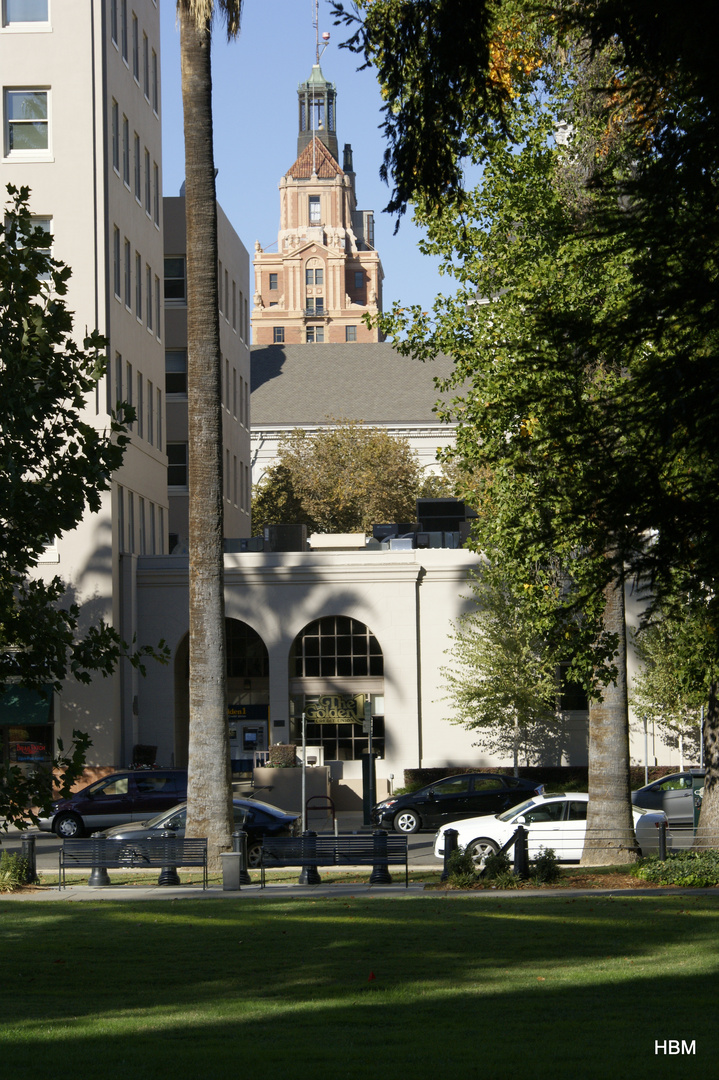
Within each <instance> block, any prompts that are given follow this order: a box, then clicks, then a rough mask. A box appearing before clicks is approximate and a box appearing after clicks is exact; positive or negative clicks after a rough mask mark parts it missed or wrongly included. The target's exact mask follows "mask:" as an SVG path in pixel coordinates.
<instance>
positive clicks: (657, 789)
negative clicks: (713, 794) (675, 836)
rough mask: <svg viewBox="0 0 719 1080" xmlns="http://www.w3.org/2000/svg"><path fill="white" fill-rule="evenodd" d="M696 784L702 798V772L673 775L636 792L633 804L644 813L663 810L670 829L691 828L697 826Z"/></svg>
mask: <svg viewBox="0 0 719 1080" xmlns="http://www.w3.org/2000/svg"><path fill="white" fill-rule="evenodd" d="M695 784H696V788H698V789H699V792H700V798H701V795H702V794H703V791H704V787H703V784H704V770H703V769H692V770H691V771H686V772H678V773H671V774H670V775H669V776H663V777H662V778H661V779H660V780H655V781H654V782H653V783H652V784H646V785H645V787H641V788H639V790H638V791H633V792H632V802H633V803H634V805H635V806H643V807H644V809H645V810H663V811H664V813H665V814H666V815H667V820H668V822H669V828H670V829H672V828H673V829H691V828H693V827H694V791H695Z"/></svg>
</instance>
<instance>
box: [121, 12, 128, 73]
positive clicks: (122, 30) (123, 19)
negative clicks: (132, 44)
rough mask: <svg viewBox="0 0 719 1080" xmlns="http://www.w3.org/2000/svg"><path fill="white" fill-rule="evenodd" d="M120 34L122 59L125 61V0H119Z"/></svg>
mask: <svg viewBox="0 0 719 1080" xmlns="http://www.w3.org/2000/svg"><path fill="white" fill-rule="evenodd" d="M120 34H121V37H122V59H123V60H124V61H125V63H127V0H120Z"/></svg>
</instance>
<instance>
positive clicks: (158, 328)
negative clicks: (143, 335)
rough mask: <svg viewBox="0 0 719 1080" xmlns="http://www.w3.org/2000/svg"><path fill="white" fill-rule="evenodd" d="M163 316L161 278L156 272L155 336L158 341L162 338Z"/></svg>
mask: <svg viewBox="0 0 719 1080" xmlns="http://www.w3.org/2000/svg"><path fill="white" fill-rule="evenodd" d="M161 317H162V304H161V301H160V279H159V277H158V276H157V274H155V337H156V338H157V340H158V341H160V339H161V337H162V334H161V323H160V319H161Z"/></svg>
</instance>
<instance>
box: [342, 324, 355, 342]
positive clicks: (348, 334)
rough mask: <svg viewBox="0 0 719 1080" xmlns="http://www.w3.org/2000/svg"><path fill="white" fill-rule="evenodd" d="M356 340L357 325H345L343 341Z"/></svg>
mask: <svg viewBox="0 0 719 1080" xmlns="http://www.w3.org/2000/svg"><path fill="white" fill-rule="evenodd" d="M356 340H357V327H356V326H345V341H356Z"/></svg>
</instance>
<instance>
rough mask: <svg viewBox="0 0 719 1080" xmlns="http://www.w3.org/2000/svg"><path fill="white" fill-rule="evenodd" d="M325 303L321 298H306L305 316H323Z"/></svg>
mask: <svg viewBox="0 0 719 1080" xmlns="http://www.w3.org/2000/svg"><path fill="white" fill-rule="evenodd" d="M324 313H325V301H324V297H323V296H308V297H307V299H306V300H305V314H306V315H324Z"/></svg>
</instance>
